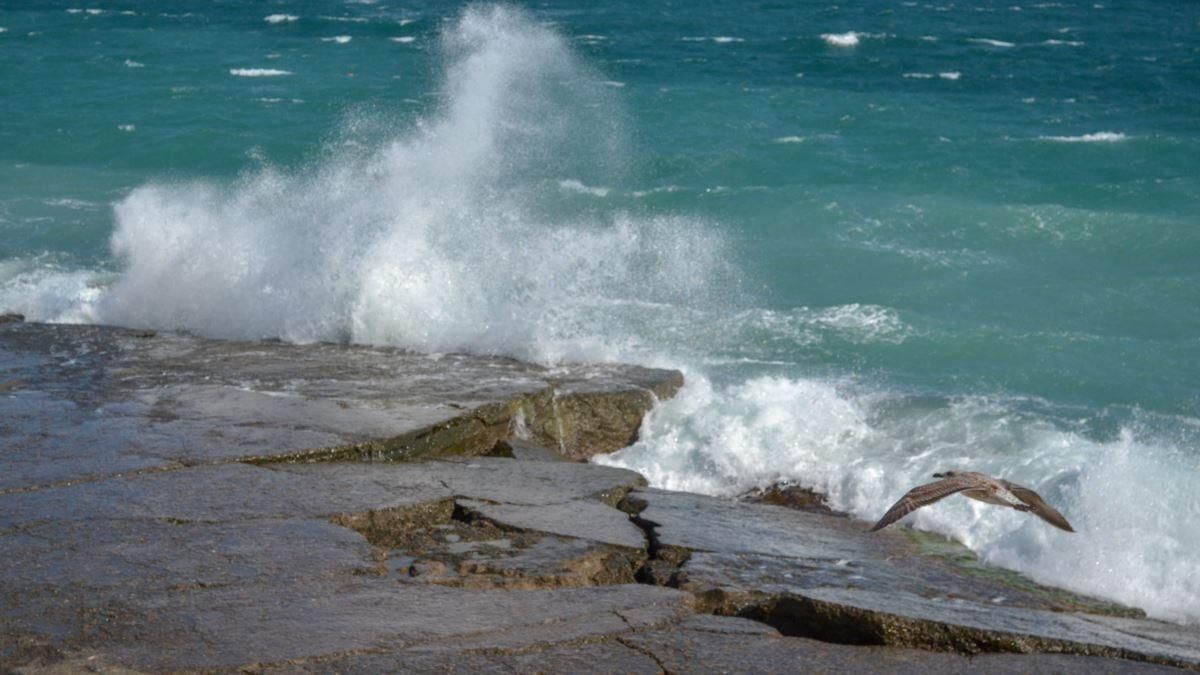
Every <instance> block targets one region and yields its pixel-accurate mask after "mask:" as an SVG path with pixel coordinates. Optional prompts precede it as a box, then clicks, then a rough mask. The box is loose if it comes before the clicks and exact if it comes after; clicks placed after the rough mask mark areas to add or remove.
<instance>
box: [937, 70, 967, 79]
mask: <svg viewBox="0 0 1200 675" xmlns="http://www.w3.org/2000/svg"><path fill="white" fill-rule="evenodd" d="M938 77H940V78H942V79H943V80H957V79H958V78H960V77H962V73H960V72H958V71H957V70H949V71H946V72H944V73H938Z"/></svg>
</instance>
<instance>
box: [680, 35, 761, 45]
mask: <svg viewBox="0 0 1200 675" xmlns="http://www.w3.org/2000/svg"><path fill="white" fill-rule="evenodd" d="M679 39H680V40H681V41H683V42H715V43H717V44H729V43H731V42H745V41H746V40H745V39H744V38H740V37H729V36H727V35H716V36H712V35H705V36H695V37H681V38H679Z"/></svg>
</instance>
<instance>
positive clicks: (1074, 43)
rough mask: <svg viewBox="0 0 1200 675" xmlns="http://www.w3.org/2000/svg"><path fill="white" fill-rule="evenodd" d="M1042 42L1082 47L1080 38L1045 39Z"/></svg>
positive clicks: (1051, 44) (1052, 44)
mask: <svg viewBox="0 0 1200 675" xmlns="http://www.w3.org/2000/svg"><path fill="white" fill-rule="evenodd" d="M1042 44H1044V45H1050V46H1065V47H1082V46H1083V44H1084V43H1083V42H1082V41H1080V40H1045V41H1043V42H1042Z"/></svg>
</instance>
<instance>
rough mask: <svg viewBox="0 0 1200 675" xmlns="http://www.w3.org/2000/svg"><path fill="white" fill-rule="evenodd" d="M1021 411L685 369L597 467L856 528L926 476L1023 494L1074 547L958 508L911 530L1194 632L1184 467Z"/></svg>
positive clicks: (990, 403)
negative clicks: (988, 481) (679, 383)
mask: <svg viewBox="0 0 1200 675" xmlns="http://www.w3.org/2000/svg"><path fill="white" fill-rule="evenodd" d="M1028 407H1029V406H1028V405H1027V402H1023V401H1020V400H996V399H993V398H989V397H979V396H965V397H960V398H955V399H949V400H947V399H937V398H927V397H919V396H912V395H904V394H902V393H899V392H895V391H888V390H880V389H877V388H875V387H872V386H867V385H864V384H863V383H861V382H857V381H854V380H845V381H842V382H837V381H831V380H821V379H811V378H803V377H798V378H787V377H758V378H752V379H749V380H746V381H741V382H735V383H731V384H728V385H715V384H713V383H712V382H711V381H709V379H708V378H707V377H705V376H704V374H703V373H699V372H693V373H689V374H688V385H687V387H685V388H684V390H683V391H682V392H681V393H680V395H679V396H678V397H677V398H676V399H674V400H671V401H667V402H664V403H663V404H661V405H660V406H659V407H658V408H656V409H655V410H654V411H653V412H652V413H651V414H650V416H649V417H648V419H647V420H646V422H645V424H644V425H643V428H642V431H641V436H640V439H639V440H638V442H637V443H636V444H634V445H633V446H632V447H630V448H628V449H626V450H623V451H621V452H619V453H617V454H615V455H611V456H608V457H601V458H597V460H596V461H599V462H601V463H604V464H608V465H612V466H620V467H625V468H630V469H633V470H635V471H639V472H641V473H643V474H644V475H646V476H647V478H649V479H650V482H651V484H653V485H656V486H660V487H665V488H671V489H678V490H688V491H695V492H702V493H707V494H715V495H726V496H734V495H737V494H741V493H743V492H746V491H748V490H750V489H752V488H755V487H763V486H767V485H771V484H773V483H777V482H795V483H797V484H800V485H803V486H805V487H810V488H814V489H816V490H818V491H819V492H821V493H822V494H824V495H826V496H827V497H828V498H829V502H830V505H831V506H832V507H833V508H835V509H838V510H842V511H845V512H848V513H850V514H852V515H854V516H856V517H858V518H860V519H862V520H864V521H867V522H872V521H874V520H876V519H877V518H878V517H879V516H880V515H882V514H883V512H884V511H885V510H886V509H887V507H888V506H890V505H891V503H892V502H894V501H895V500H896V499H898V498H899V497H900V496H901V495H903V494H904V493H905V492H906V491H907V490H909V489H910V488H912V487H914V486H916V485H919V484H921V483H925V482H929V481H931V480H932V474H933V473H934V472H936V471H943V470H947V469H951V470H953V469H959V470H972V471H982V472H985V473H989V474H992V475H995V476H1000V477H1003V478H1006V479H1008V480H1011V481H1013V482H1016V483H1019V484H1023V485H1026V486H1028V487H1031V488H1034V489H1035V490H1037V491H1038V492H1040V493H1041V494H1042V495H1043V496H1044V497H1045V498H1046V499H1047V500H1048V501H1049V502H1050V503H1052V504H1054V505H1055V506H1056V508H1059V509H1060V510H1062V512H1063V513H1064V514H1065V515H1067V517H1068V518H1069V519H1070V520H1071V522H1072V523H1073V524H1074V526H1075V528H1076V530H1077V531H1078V532H1077V534H1074V535H1068V534H1066V533H1062V532H1059V531H1057V530H1054V529H1053V528H1050V527H1049V526H1047V525H1046V524H1045V523H1043V522H1041V521H1039V520H1038V519H1036V518H1030V517H1029V516H1028V515H1027V514H1021V513H1016V512H1012V511H1008V510H1004V509H997V508H995V507H991V506H988V505H986V504H980V503H978V502H972V501H970V500H967V499H951V500H946V501H944V502H939V503H938V504H937V505H936V506H934V507H930V508H926V509H921V510H919V511H917V512H916V513H915V514H913V515H912V516H910V518H909V520H910V521H911V525H912V526H914V527H917V528H920V529H923V530H930V531H933V532H939V533H942V534H945V535H947V536H950V537H953V538H954V539H956V540H958V541H961V542H963V543H964V544H966V545H967V546H968V547H970V548H972V549H974V550H975V551H977V552H978V553H980V555H981V556H982V557H983V558H984V560H986V561H988V562H990V563H993V564H997V565H1001V566H1003V567H1007V568H1009V569H1014V570H1017V571H1020V572H1022V573H1024V574H1026V575H1028V576H1029V577H1031V578H1033V579H1035V580H1037V581H1039V582H1042V583H1046V584H1051V585H1054V586H1059V587H1063V588H1067V589H1070V590H1073V591H1077V592H1081V593H1087V594H1091V595H1095V596H1098V597H1103V598H1109V599H1114V600H1118V601H1120V602H1123V603H1127V604H1130V605H1133V606H1136V607H1140V608H1143V609H1145V610H1146V611H1147V612H1148V613H1149V614H1150V615H1151V616H1155V617H1159V618H1165V619H1170V620H1181V621H1193V622H1194V621H1197V620H1200V614H1198V613H1197V608H1200V555H1197V552H1200V497H1197V496H1196V493H1195V491H1194V490H1193V488H1192V485H1191V483H1192V480H1191V476H1194V475H1195V472H1196V470H1197V467H1196V461H1195V459H1194V456H1193V457H1189V455H1188V454H1187V453H1186V452H1185V451H1184V450H1183V449H1182V448H1178V447H1172V446H1170V445H1169V444H1166V443H1165V442H1164V441H1163V440H1162V439H1161V437H1159V436H1158V435H1156V434H1155V433H1153V432H1150V431H1148V430H1145V431H1142V430H1138V427H1139V426H1140V425H1138V424H1136V423H1131V424H1127V425H1125V426H1122V428H1121V429H1120V432H1119V433H1118V434H1117V436H1116V437H1115V438H1112V439H1110V440H1107V441H1098V440H1094V439H1091V438H1089V437H1087V436H1085V435H1083V434H1081V433H1079V432H1078V431H1076V430H1073V429H1070V428H1064V427H1063V425H1062V424H1061V423H1060V422H1056V421H1055V420H1054V419H1053V418H1052V417H1048V416H1046V415H1044V414H1042V413H1040V412H1037V411H1035V410H1029V409H1027V408H1028ZM1114 579H1120V580H1121V583H1120V584H1114V582H1113V580H1114Z"/></svg>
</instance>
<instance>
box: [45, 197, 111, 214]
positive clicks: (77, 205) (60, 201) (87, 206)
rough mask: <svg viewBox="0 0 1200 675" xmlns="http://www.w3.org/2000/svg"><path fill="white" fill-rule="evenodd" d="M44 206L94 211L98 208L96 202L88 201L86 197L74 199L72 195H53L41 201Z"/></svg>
mask: <svg viewBox="0 0 1200 675" xmlns="http://www.w3.org/2000/svg"><path fill="white" fill-rule="evenodd" d="M42 203H43V204H45V205H46V206H61V207H62V208H65V209H71V210H72V211H95V210H96V209H99V208H100V205H99V204H97V203H96V202H89V201H87V200H86V199H76V198H74V197H55V198H52V199H47V200H44V201H43V202H42Z"/></svg>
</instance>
